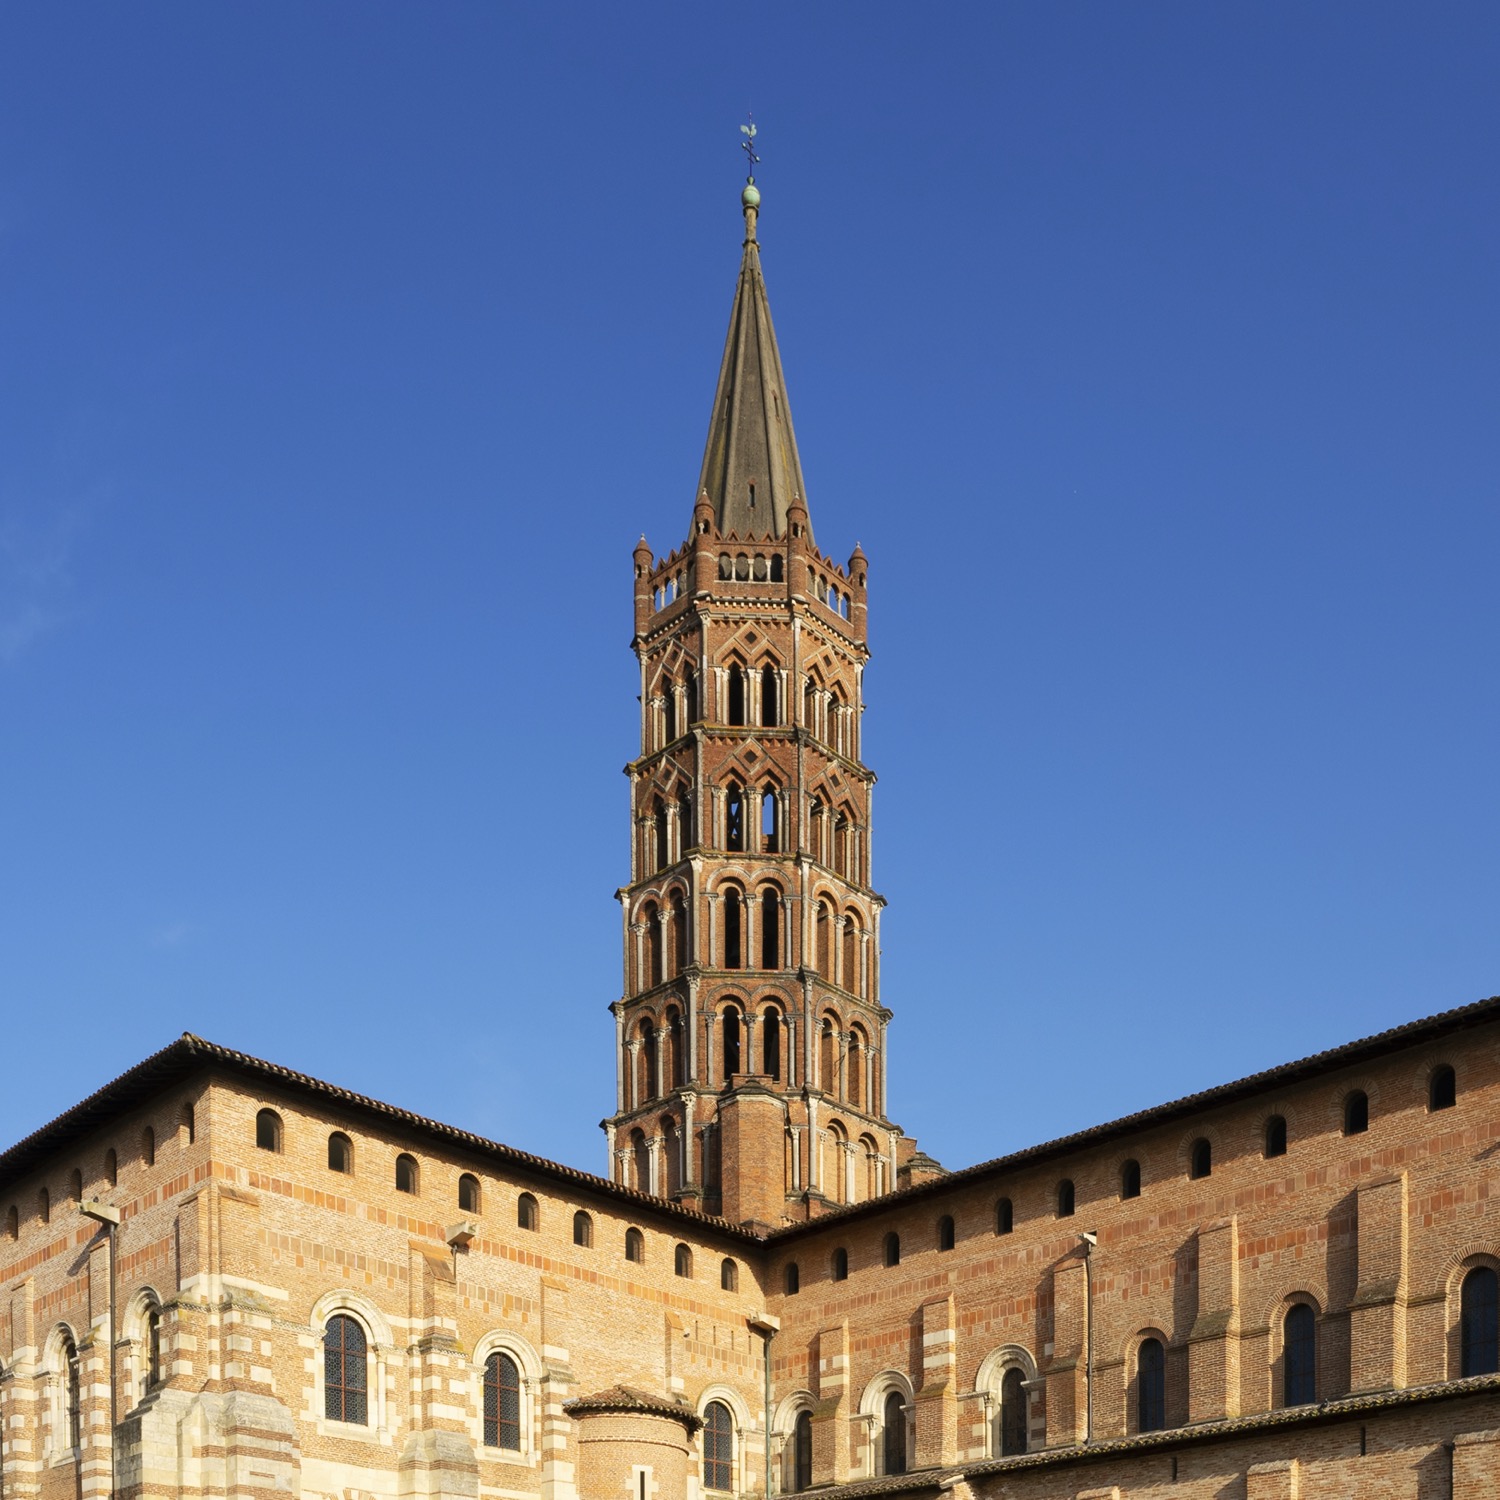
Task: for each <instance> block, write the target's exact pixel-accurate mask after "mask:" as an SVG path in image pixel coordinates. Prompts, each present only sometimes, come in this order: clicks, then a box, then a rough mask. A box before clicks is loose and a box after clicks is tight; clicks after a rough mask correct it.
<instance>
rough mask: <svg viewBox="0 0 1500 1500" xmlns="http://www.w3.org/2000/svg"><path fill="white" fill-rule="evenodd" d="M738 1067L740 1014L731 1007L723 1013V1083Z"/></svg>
mask: <svg viewBox="0 0 1500 1500" xmlns="http://www.w3.org/2000/svg"><path fill="white" fill-rule="evenodd" d="M742 1071H743V1069H741V1067H740V1013H739V1011H737V1010H736V1009H735V1008H734V1007H733V1006H732V1005H731V1006H730V1007H729V1008H728V1009H727V1010H726V1011H725V1012H724V1082H725V1083H728V1082H729V1081H730V1080H731V1079H732V1078H733V1077H734V1075H735V1074H736V1073H739V1072H742Z"/></svg>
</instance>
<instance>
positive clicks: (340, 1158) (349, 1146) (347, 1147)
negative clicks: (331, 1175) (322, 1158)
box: [328, 1130, 354, 1175]
mask: <svg viewBox="0 0 1500 1500" xmlns="http://www.w3.org/2000/svg"><path fill="white" fill-rule="evenodd" d="M328 1170H329V1171H330V1172H343V1173H345V1174H346V1175H347V1174H348V1173H350V1172H352V1171H353V1170H354V1143H353V1142H352V1141H351V1140H350V1139H349V1137H348V1136H347V1135H345V1134H344V1133H343V1132H342V1131H341V1130H335V1131H334V1132H333V1134H332V1135H330V1136H329V1137H328Z"/></svg>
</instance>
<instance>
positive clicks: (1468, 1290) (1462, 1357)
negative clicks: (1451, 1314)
mask: <svg viewBox="0 0 1500 1500" xmlns="http://www.w3.org/2000/svg"><path fill="white" fill-rule="evenodd" d="M1458 1317H1459V1321H1458V1347H1459V1362H1458V1369H1459V1374H1460V1375H1493V1374H1495V1373H1496V1372H1497V1371H1500V1277H1497V1276H1496V1275H1495V1271H1494V1269H1493V1267H1491V1266H1475V1267H1474V1269H1473V1270H1471V1271H1470V1272H1469V1273H1468V1274H1467V1275H1466V1276H1465V1277H1464V1282H1463V1286H1462V1287H1461V1288H1460V1289H1459V1314H1458Z"/></svg>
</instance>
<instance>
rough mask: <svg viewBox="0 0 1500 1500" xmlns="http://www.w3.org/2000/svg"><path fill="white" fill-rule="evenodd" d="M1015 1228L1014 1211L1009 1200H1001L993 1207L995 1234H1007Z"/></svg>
mask: <svg viewBox="0 0 1500 1500" xmlns="http://www.w3.org/2000/svg"><path fill="white" fill-rule="evenodd" d="M1015 1227H1016V1216H1015V1210H1014V1209H1013V1208H1012V1207H1011V1203H1010V1199H1009V1198H1002V1199H1001V1200H1000V1201H999V1202H998V1203H997V1204H996V1205H995V1233H996V1234H1009V1233H1010V1232H1011V1230H1013V1229H1014V1228H1015Z"/></svg>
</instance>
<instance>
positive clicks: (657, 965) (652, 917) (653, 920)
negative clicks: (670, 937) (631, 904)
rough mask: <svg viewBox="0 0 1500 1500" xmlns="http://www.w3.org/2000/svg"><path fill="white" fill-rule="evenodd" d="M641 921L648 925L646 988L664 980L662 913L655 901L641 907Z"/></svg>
mask: <svg viewBox="0 0 1500 1500" xmlns="http://www.w3.org/2000/svg"><path fill="white" fill-rule="evenodd" d="M641 921H642V922H643V923H644V924H645V927H646V973H645V976H644V977H645V981H646V988H647V989H650V988H651V987H652V986H653V985H658V984H660V983H661V980H662V972H661V957H662V954H661V949H662V932H661V913H660V912H659V911H658V910H657V909H656V905H655V903H654V902H653V903H651V904H649V905H647V906H644V907H642V909H641Z"/></svg>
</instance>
